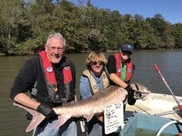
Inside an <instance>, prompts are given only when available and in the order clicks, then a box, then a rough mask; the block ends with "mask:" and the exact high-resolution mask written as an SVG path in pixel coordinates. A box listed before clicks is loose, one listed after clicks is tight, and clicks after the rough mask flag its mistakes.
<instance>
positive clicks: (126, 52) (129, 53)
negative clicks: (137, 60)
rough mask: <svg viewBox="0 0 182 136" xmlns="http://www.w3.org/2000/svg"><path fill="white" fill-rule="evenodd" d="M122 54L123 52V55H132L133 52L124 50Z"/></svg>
mask: <svg viewBox="0 0 182 136" xmlns="http://www.w3.org/2000/svg"><path fill="white" fill-rule="evenodd" d="M122 54H123V55H127V56H130V55H131V54H132V53H131V52H129V51H122Z"/></svg>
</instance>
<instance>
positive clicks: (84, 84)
mask: <svg viewBox="0 0 182 136" xmlns="http://www.w3.org/2000/svg"><path fill="white" fill-rule="evenodd" d="M91 74H92V75H93V77H94V79H95V81H96V83H97V86H98V89H99V91H102V90H103V89H104V85H103V81H102V78H101V77H96V76H95V75H94V74H93V73H92V72H91ZM80 94H81V96H82V99H88V98H89V97H91V96H92V89H91V85H90V81H89V79H88V78H87V77H86V76H81V77H80Z"/></svg>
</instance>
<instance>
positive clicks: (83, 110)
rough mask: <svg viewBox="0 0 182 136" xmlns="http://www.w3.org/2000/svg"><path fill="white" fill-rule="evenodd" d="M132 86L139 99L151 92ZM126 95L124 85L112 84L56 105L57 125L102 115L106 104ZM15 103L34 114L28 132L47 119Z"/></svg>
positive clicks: (122, 99)
mask: <svg viewBox="0 0 182 136" xmlns="http://www.w3.org/2000/svg"><path fill="white" fill-rule="evenodd" d="M131 87H132V88H133V89H134V90H136V91H135V93H134V94H135V96H137V99H143V98H144V97H145V96H146V95H148V94H149V93H150V91H149V90H148V89H147V88H146V87H144V86H143V85H141V84H138V83H136V84H131ZM138 94H140V95H138ZM126 96H127V91H126V90H125V89H123V88H122V87H116V86H110V87H108V88H106V89H104V90H102V91H100V92H98V93H96V94H95V95H93V96H92V97H90V98H88V99H87V100H80V101H73V102H70V103H66V104H64V105H62V106H58V107H55V108H53V110H54V111H55V113H56V114H57V115H58V120H57V124H56V126H55V127H60V126H62V125H63V124H64V123H65V122H66V121H67V120H69V119H70V118H71V117H84V118H86V120H87V121H90V120H91V119H92V117H93V116H94V115H102V114H103V112H104V108H105V106H106V105H108V104H113V103H118V102H122V101H124V100H125V99H126ZM14 105H15V106H18V107H20V108H23V109H25V110H26V111H28V112H29V113H30V114H32V116H33V119H32V120H31V122H30V124H29V125H28V127H27V128H26V132H30V131H31V130H33V129H35V128H36V127H37V126H38V125H39V124H40V123H41V122H42V121H43V120H44V119H45V116H44V115H42V114H41V113H39V112H37V111H35V110H32V109H30V108H27V107H25V106H23V105H20V104H18V103H15V102H14Z"/></svg>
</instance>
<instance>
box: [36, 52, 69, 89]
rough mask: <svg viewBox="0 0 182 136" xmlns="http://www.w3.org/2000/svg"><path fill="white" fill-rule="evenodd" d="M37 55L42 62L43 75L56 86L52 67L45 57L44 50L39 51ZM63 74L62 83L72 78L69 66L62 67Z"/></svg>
mask: <svg viewBox="0 0 182 136" xmlns="http://www.w3.org/2000/svg"><path fill="white" fill-rule="evenodd" d="M39 55H40V57H41V59H42V64H43V68H44V73H45V77H46V79H47V82H48V83H50V84H52V85H55V86H57V81H56V77H55V74H54V71H53V67H52V64H51V62H50V61H49V59H48V58H47V54H46V52H45V51H41V52H39ZM63 75H64V83H65V84H66V83H69V82H70V81H71V80H72V74H71V68H70V66H67V67H64V68H63Z"/></svg>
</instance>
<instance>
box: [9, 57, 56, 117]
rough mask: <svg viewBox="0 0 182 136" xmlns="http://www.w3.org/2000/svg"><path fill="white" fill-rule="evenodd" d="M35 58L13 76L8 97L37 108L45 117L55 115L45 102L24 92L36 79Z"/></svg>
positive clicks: (30, 87)
mask: <svg viewBox="0 0 182 136" xmlns="http://www.w3.org/2000/svg"><path fill="white" fill-rule="evenodd" d="M36 75H37V74H36V66H35V60H33V61H27V63H25V65H24V66H23V68H22V69H21V70H20V72H19V74H18V76H17V77H16V78H15V81H14V84H13V87H12V88H11V92H10V97H11V99H12V100H13V101H15V102H18V103H20V104H22V105H24V106H26V107H29V108H31V109H34V110H37V111H38V112H40V113H42V114H43V115H44V116H45V117H46V118H52V117H55V116H56V114H55V112H54V111H53V109H52V108H50V107H49V106H47V105H45V104H41V103H39V102H37V101H35V100H33V99H31V98H30V97H29V96H28V95H27V94H26V92H27V91H28V90H31V89H32V87H33V86H34V84H35V81H36Z"/></svg>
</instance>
